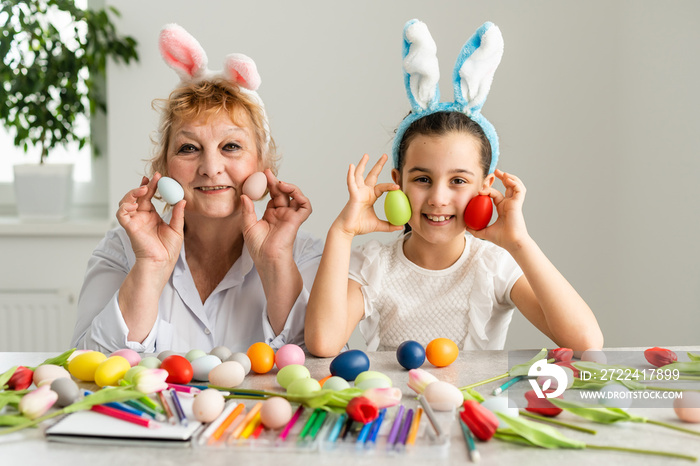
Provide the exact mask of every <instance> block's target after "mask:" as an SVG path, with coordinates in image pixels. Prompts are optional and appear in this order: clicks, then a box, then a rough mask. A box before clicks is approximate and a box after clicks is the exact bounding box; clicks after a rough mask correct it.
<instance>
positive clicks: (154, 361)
mask: <svg viewBox="0 0 700 466" xmlns="http://www.w3.org/2000/svg"><path fill="white" fill-rule="evenodd" d="M138 365H139V366H143V367H146V368H148V369H158V368H159V367H160V359H158V358H157V357H155V356H147V357H145V358H141V361H139V364H138Z"/></svg>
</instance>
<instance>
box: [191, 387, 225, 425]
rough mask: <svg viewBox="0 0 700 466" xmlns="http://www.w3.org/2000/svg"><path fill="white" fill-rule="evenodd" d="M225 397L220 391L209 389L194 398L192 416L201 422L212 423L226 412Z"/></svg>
mask: <svg viewBox="0 0 700 466" xmlns="http://www.w3.org/2000/svg"><path fill="white" fill-rule="evenodd" d="M224 404H225V400H224V395H222V394H221V392H220V391H219V390H215V389H213V388H207V389H206V390H202V391H201V392H199V393H198V394H197V395H195V397H194V401H193V402H192V414H194V418H195V419H197V420H198V421H199V422H211V421H213V420H214V419H216V418H217V417H219V415H220V414H221V412H222V411H223V410H224Z"/></svg>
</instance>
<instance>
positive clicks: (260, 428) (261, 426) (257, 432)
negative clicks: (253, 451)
mask: <svg viewBox="0 0 700 466" xmlns="http://www.w3.org/2000/svg"><path fill="white" fill-rule="evenodd" d="M264 428H265V424H263V423H262V422H260V423H258V427H256V428H255V430H254V431H253V433H252V434H250V436H251V437H253V438H258V437H260V434H261V433H262V431H263V429H264Z"/></svg>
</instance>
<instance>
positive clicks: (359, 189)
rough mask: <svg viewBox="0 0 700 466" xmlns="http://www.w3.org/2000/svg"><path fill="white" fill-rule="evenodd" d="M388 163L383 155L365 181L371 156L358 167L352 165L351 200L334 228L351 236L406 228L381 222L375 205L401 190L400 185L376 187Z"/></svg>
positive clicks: (390, 184)
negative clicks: (382, 197)
mask: <svg viewBox="0 0 700 466" xmlns="http://www.w3.org/2000/svg"><path fill="white" fill-rule="evenodd" d="M387 159H388V157H387V155H386V154H384V155H382V156H381V157H380V158H379V160H378V161H377V163H376V164H374V167H372V169H371V170H370V171H369V173H368V174H367V177H366V178H365V177H364V171H365V167H366V166H367V162H368V161H369V155H367V154H365V155H363V156H362V159H360V163H358V164H357V167H355V166H354V165H350V168H349V169H348V176H347V184H348V192H349V193H350V199H349V200H348V203H347V204H345V207H344V208H343V210H342V211H341V212H340V215H338V218H337V219H336V220H335V222H334V224H333V226H334V227H336V228H339V229H340V230H341V231H343V232H344V233H345V234H347V235H350V236H357V235H364V234H366V233H371V232H374V231H383V232H391V231H399V230H402V229H403V226H397V225H392V224H391V223H389V222H387V221H386V220H380V219H379V217H377V214H376V213H375V212H374V203H375V202H377V199H379V197H381V195H382V194H384V193H385V192H387V191H393V190H395V189H399V185H397V184H394V183H380V184H377V179H378V178H379V174H380V173H381V171H382V168H384V164H385V163H386V161H387Z"/></svg>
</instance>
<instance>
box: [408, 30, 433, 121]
mask: <svg viewBox="0 0 700 466" xmlns="http://www.w3.org/2000/svg"><path fill="white" fill-rule="evenodd" d="M403 69H404V85H405V86H406V94H408V100H409V101H410V103H411V108H413V110H414V111H420V110H426V109H429V108H432V107H433V106H435V105H437V104H438V103H439V101H440V88H439V84H438V81H439V80H440V67H439V65H438V59H437V46H436V45H435V41H434V40H433V37H432V36H431V35H430V32H429V31H428V26H426V25H425V23H423V22H422V21H419V20H417V19H413V20H411V21H409V22H408V23H406V25H405V26H404V30H403Z"/></svg>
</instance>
